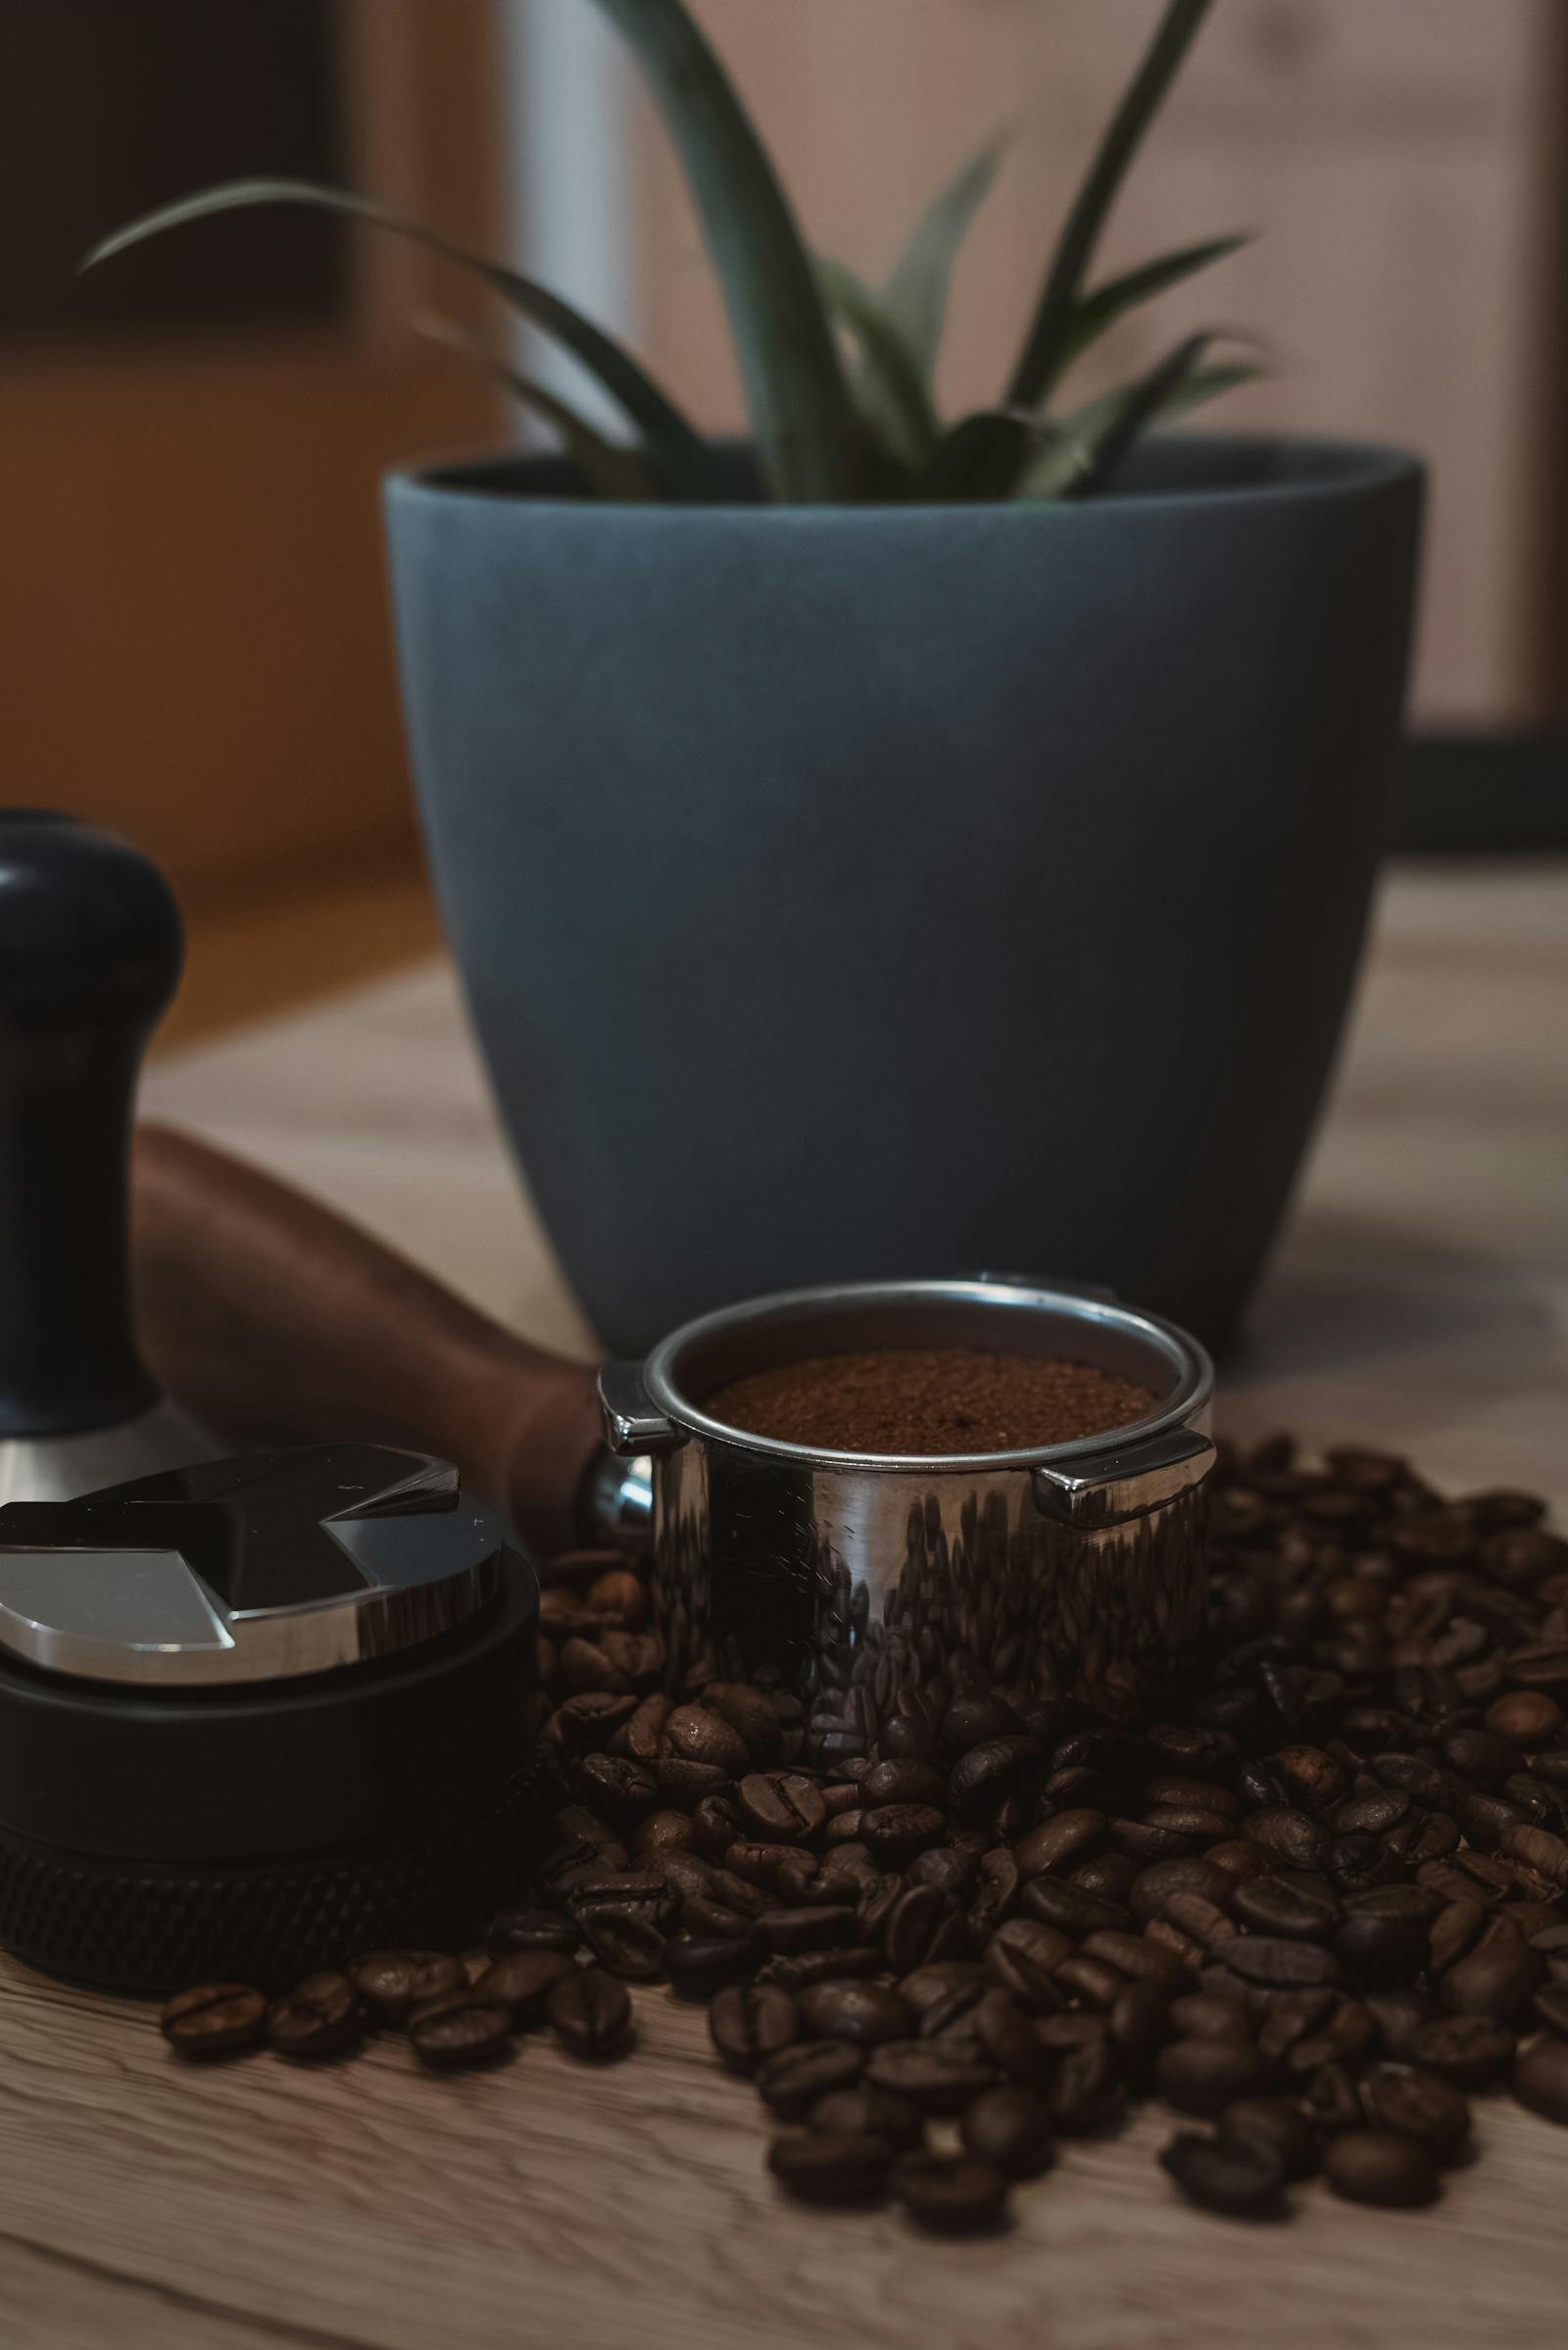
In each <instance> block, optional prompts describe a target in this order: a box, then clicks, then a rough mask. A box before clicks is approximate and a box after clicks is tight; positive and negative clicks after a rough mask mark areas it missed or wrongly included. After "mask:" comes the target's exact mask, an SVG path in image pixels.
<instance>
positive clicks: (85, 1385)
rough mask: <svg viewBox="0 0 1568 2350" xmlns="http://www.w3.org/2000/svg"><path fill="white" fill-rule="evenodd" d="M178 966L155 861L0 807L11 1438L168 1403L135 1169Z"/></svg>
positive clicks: (2, 1379) (6, 1375)
mask: <svg viewBox="0 0 1568 2350" xmlns="http://www.w3.org/2000/svg"><path fill="white" fill-rule="evenodd" d="M180 960H181V935H180V923H179V913H178V910H177V908H176V906H175V905H174V901H173V898H172V894H171V892H170V889H169V886H168V884H167V883H166V882H165V880H164V878H163V876H162V874H160V872H159V871H158V869H157V867H156V866H155V865H152V864H149V863H148V861H147V859H146V858H145V857H140V856H138V855H137V853H136V852H135V850H133V849H131V848H128V847H127V846H126V845H125V843H124V842H123V841H119V840H116V839H114V838H113V837H112V836H111V835H110V834H108V833H104V832H99V831H95V830H94V829H93V828H92V827H90V826H88V825H85V824H77V823H74V822H73V821H72V820H71V818H69V817H66V816H58V815H50V814H45V813H39V812H38V811H36V810H33V809H30V808H25V809H0V1440H4V1439H9V1438H15V1437H45V1436H64V1435H70V1434H73V1433H74V1432H75V1431H77V1430H81V1429H89V1428H102V1427H107V1426H109V1425H111V1424H113V1423H114V1422H115V1421H118V1420H124V1419H129V1418H130V1417H131V1416H132V1415H133V1414H134V1413H136V1412H139V1411H144V1410H146V1409H148V1408H149V1407H150V1406H151V1405H152V1404H154V1403H155V1402H156V1401H157V1400H158V1393H159V1391H158V1389H157V1387H156V1385H155V1384H154V1382H153V1380H152V1378H151V1377H150V1375H149V1374H148V1372H147V1370H146V1368H145V1366H144V1365H143V1363H142V1361H141V1358H140V1356H139V1355H138V1353H137V1351H136V1343H135V1339H134V1336H133V1334H132V1327H131V1318H130V1295H129V1282H128V1279H127V1242H126V1171H127V1158H128V1146H129V1134H130V1113H131V1103H132V1100H133V1097H134V1094H135V1088H136V1079H137V1075H138V1072H139V1069H140V1063H141V1056H142V1052H143V1048H144V1047H145V1045H146V1042H147V1038H148V1036H149V1034H150V1032H151V1030H152V1028H153V1027H154V1025H155V1023H156V1022H157V1019H158V1017H159V1014H160V1013H161V1012H162V1011H163V1009H164V1007H165V1005H166V1004H168V1002H169V999H170V997H171V996H172V994H173V991H174V986H175V983H176V981H177V980H178V977H179V968H180Z"/></svg>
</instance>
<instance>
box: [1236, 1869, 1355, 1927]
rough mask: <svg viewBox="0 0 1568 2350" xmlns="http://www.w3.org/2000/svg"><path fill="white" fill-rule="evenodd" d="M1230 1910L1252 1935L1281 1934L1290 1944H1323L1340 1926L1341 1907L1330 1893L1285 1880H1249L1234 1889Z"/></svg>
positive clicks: (1270, 1878) (1279, 1878) (1267, 1878)
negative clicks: (1298, 1942) (1296, 1942)
mask: <svg viewBox="0 0 1568 2350" xmlns="http://www.w3.org/2000/svg"><path fill="white" fill-rule="evenodd" d="M1231 1907H1232V1909H1233V1910H1234V1912H1235V1914H1236V1916H1237V1917H1238V1918H1240V1919H1241V1920H1242V1922H1243V1923H1244V1925H1247V1926H1250V1928H1251V1929H1252V1932H1253V1933H1254V1934H1282V1935H1284V1936H1285V1937H1286V1938H1287V1939H1288V1940H1293V1941H1304V1942H1326V1941H1327V1940H1328V1939H1329V1937H1330V1935H1331V1934H1333V1932H1334V1929H1335V1927H1336V1926H1337V1925H1338V1924H1339V1922H1340V1905H1339V1903H1338V1901H1336V1900H1335V1898H1334V1896H1333V1894H1332V1893H1328V1892H1319V1891H1317V1890H1316V1889H1315V1888H1314V1887H1313V1886H1311V1885H1294V1884H1292V1883H1291V1882H1290V1880H1289V1879H1287V1878H1284V1877H1251V1878H1249V1879H1248V1881H1247V1883H1246V1884H1245V1885H1238V1886H1237V1887H1236V1889H1235V1892H1234V1893H1233V1895H1232V1898H1231Z"/></svg>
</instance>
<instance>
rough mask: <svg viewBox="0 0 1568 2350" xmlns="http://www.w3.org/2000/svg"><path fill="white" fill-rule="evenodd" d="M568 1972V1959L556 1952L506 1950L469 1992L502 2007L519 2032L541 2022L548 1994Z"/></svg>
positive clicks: (490, 2005) (569, 1962)
mask: <svg viewBox="0 0 1568 2350" xmlns="http://www.w3.org/2000/svg"><path fill="white" fill-rule="evenodd" d="M571 1971H572V1964H571V1960H570V1959H569V1958H566V1957H564V1955H563V1953H562V1952H561V1951H559V1950H543V1949H534V1950H509V1951H507V1952H506V1953H505V1954H504V1955H503V1956H502V1957H500V1958H498V1959H495V1960H493V1961H492V1963H491V1964H490V1965H489V1966H488V1967H486V1969H485V1971H484V1973H483V1974H482V1975H481V1976H480V1977H479V1978H478V1980H477V1982H476V1983H474V1984H473V1985H472V1989H473V1992H474V1996H475V1997H476V1998H477V1999H478V2000H479V2001H480V2002H481V2003H482V2004H483V2005H485V2006H487V2007H504V2008H505V2009H506V2010H507V2013H508V2015H509V2016H510V2017H511V2019H512V2028H513V2030H514V2032H521V2031H524V2030H526V2028H527V2027H528V2026H529V2025H532V2024H542V2023H543V2022H544V2020H545V2011H546V2007H547V2004H548V2001H549V1998H550V1993H551V1991H552V1990H553V1989H554V1988H555V1986H556V1984H557V1983H561V1982H564V1979H565V1978H566V1977H567V1976H568V1975H569V1974H570V1973H571Z"/></svg>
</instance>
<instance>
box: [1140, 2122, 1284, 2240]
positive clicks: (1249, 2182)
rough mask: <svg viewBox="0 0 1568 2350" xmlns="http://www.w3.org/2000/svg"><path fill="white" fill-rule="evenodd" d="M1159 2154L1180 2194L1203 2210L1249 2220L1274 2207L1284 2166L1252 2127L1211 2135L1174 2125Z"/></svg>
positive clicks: (1282, 2179)
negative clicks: (1231, 2133) (1229, 2134)
mask: <svg viewBox="0 0 1568 2350" xmlns="http://www.w3.org/2000/svg"><path fill="white" fill-rule="evenodd" d="M1159 2159H1160V2163H1161V2165H1162V2166H1163V2168H1164V2169H1165V2170H1166V2171H1168V2172H1169V2174H1170V2176H1171V2178H1172V2179H1174V2180H1175V2181H1176V2184H1177V2185H1178V2186H1179V2187H1180V2188H1181V2190H1182V2193H1183V2194H1184V2195H1187V2196H1190V2197H1191V2199H1192V2200H1193V2202H1194V2203H1198V2204H1201V2206H1202V2208H1203V2209H1204V2210H1205V2211H1214V2212H1222V2213H1223V2214H1224V2215H1225V2217H1226V2218H1227V2219H1233V2220H1250V2219H1256V2218H1258V2217H1260V2216H1261V2215H1262V2214H1264V2213H1267V2212H1272V2211H1274V2210H1276V2209H1277V2208H1278V2205H1279V2200H1280V2189H1281V2187H1282V2186H1283V2185H1284V2183H1285V2166H1284V2164H1283V2162H1282V2161H1281V2159H1280V2156H1279V2154H1278V2153H1277V2152H1276V2150H1275V2148H1274V2147H1273V2146H1272V2145H1271V2144H1270V2143H1269V2142H1268V2140H1267V2139H1266V2138H1265V2137H1263V2136H1262V2135H1260V2134H1259V2133H1257V2132H1255V2131H1249V2132H1246V2133H1244V2134H1242V2135H1240V2136H1235V2137H1227V2136H1215V2137H1209V2136H1207V2135H1205V2134H1204V2132H1203V2131H1202V2130H1178V2131H1177V2133H1176V2135H1175V2136H1174V2137H1173V2138H1172V2139H1171V2141H1170V2143H1169V2145H1168V2146H1166V2147H1165V2149H1164V2151H1163V2152H1162V2153H1161V2155H1160V2158H1159Z"/></svg>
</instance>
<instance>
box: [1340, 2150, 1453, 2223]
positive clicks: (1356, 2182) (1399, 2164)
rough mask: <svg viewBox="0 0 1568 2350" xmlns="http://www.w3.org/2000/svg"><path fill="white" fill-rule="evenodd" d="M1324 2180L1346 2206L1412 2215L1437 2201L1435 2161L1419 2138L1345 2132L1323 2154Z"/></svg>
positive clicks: (1436, 2166) (1437, 2178)
mask: <svg viewBox="0 0 1568 2350" xmlns="http://www.w3.org/2000/svg"><path fill="white" fill-rule="evenodd" d="M1323 2171H1324V2176H1325V2177H1326V2179H1328V2182H1329V2184H1330V2186H1331V2187H1332V2188H1333V2189H1334V2191H1335V2193H1336V2194H1337V2195H1345V2196H1348V2198H1349V2200H1350V2201H1351V2202H1352V2203H1382V2204H1387V2205H1389V2206H1390V2207H1391V2208H1392V2209H1395V2210H1397V2211H1414V2210H1417V2209H1419V2207H1420V2206H1421V2205H1422V2204H1425V2203H1432V2202H1435V2201H1436V2200H1437V2195H1438V2189H1439V2186H1440V2183H1441V2181H1440V2179H1439V2176H1438V2163H1437V2158H1436V2156H1435V2155H1434V2154H1433V2152H1432V2150H1431V2148H1430V2147H1428V2146H1426V2145H1423V2144H1422V2142H1421V2140H1420V2139H1419V2138H1413V2137H1404V2136H1402V2135H1401V2134H1400V2133H1399V2132H1398V2131H1397V2130H1346V2131H1345V2132H1344V2133H1343V2135H1341V2136H1340V2137H1337V2138H1336V2139H1335V2141H1334V2143H1333V2145H1332V2146H1331V2147H1330V2148H1329V2150H1328V2154H1327V2157H1326V2158H1325V2161H1324V2164H1323Z"/></svg>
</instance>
